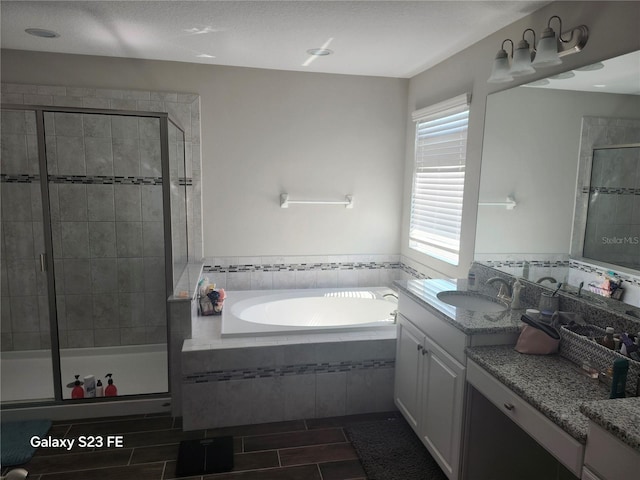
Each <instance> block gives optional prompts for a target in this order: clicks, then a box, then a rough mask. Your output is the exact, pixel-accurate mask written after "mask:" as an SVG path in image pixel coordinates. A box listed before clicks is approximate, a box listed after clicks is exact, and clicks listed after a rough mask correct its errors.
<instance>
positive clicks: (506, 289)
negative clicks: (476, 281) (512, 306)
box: [487, 277, 511, 302]
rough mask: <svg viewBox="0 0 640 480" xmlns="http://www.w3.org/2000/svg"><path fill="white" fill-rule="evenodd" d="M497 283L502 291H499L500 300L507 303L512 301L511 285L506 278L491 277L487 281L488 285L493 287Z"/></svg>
mask: <svg viewBox="0 0 640 480" xmlns="http://www.w3.org/2000/svg"><path fill="white" fill-rule="evenodd" d="M495 282H498V283H500V284H501V285H500V290H498V298H499V299H501V300H504V301H505V302H510V301H511V285H509V282H508V281H506V280H505V279H504V278H500V277H491V278H490V279H489V280H487V284H488V285H493V284H494V283H495Z"/></svg>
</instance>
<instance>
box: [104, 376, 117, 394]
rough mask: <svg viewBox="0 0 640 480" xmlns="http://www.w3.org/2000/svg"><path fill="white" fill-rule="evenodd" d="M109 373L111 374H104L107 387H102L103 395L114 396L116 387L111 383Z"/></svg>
mask: <svg viewBox="0 0 640 480" xmlns="http://www.w3.org/2000/svg"><path fill="white" fill-rule="evenodd" d="M111 375H112V374H111V373H107V374H106V375H105V378H108V379H109V380H108V381H107V383H108V385H107V388H105V389H104V396H105V397H115V396H116V395H118V389H117V388H116V386H115V385H114V384H113V379H112V378H111Z"/></svg>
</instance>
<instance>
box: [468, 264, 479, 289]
mask: <svg viewBox="0 0 640 480" xmlns="http://www.w3.org/2000/svg"><path fill="white" fill-rule="evenodd" d="M476 289H477V286H476V273H475V271H474V268H473V263H471V265H469V273H468V274H467V290H470V291H472V292H473V291H475V290H476Z"/></svg>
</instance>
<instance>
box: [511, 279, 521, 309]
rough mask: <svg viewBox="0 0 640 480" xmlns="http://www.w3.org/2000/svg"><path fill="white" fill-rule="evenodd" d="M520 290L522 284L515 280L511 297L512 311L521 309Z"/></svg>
mask: <svg viewBox="0 0 640 480" xmlns="http://www.w3.org/2000/svg"><path fill="white" fill-rule="evenodd" d="M522 288H523V287H522V283H520V280H519V279H517V278H516V281H515V282H513V287H512V296H511V308H512V309H514V310H516V309H518V308H522V302H521V301H520V293H521V292H522Z"/></svg>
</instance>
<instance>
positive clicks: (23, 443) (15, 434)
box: [0, 420, 51, 467]
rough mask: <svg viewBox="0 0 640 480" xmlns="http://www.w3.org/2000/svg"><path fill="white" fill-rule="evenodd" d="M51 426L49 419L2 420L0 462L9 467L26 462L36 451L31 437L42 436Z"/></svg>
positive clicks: (0, 428)
mask: <svg viewBox="0 0 640 480" xmlns="http://www.w3.org/2000/svg"><path fill="white" fill-rule="evenodd" d="M50 428H51V420H24V421H19V422H2V424H1V426H0V463H2V467H11V466H14V465H22V464H23V463H27V462H28V461H29V460H31V457H33V454H34V453H36V447H32V446H31V437H40V438H42V437H44V436H45V435H46V434H47V432H48V431H49V429H50Z"/></svg>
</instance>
